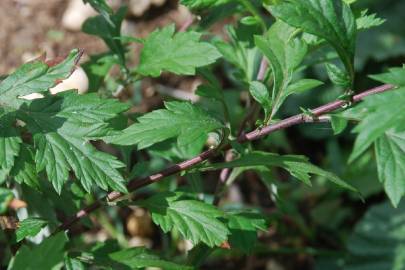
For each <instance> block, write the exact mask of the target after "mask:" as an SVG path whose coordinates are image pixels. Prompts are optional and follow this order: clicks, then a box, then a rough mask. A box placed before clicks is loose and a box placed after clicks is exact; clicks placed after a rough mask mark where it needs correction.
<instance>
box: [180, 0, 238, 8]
mask: <svg viewBox="0 0 405 270" xmlns="http://www.w3.org/2000/svg"><path fill="white" fill-rule="evenodd" d="M231 1H232V0H181V1H180V3H181V4H182V5H185V6H186V7H188V8H190V9H194V10H199V9H207V8H212V7H216V6H220V5H223V4H226V3H228V2H231Z"/></svg>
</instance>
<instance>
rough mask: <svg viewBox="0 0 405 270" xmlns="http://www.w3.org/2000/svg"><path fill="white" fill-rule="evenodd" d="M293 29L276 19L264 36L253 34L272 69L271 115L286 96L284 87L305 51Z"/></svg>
mask: <svg viewBox="0 0 405 270" xmlns="http://www.w3.org/2000/svg"><path fill="white" fill-rule="evenodd" d="M295 30H296V29H295V28H293V27H290V26H289V25H287V24H286V23H284V22H282V21H277V22H276V23H274V24H273V25H272V27H271V28H270V30H269V32H268V33H267V35H266V37H262V36H255V44H256V46H257V47H258V48H259V49H260V51H261V52H262V53H263V54H264V55H265V57H266V58H267V59H268V60H269V63H270V66H271V69H272V71H273V90H272V93H271V104H272V112H271V114H272V115H274V114H275V113H276V112H277V111H278V109H279V108H280V106H281V104H282V103H283V101H284V100H285V98H286V97H287V94H288V93H286V89H287V87H288V85H289V84H290V82H291V80H292V75H293V72H294V71H295V69H296V68H297V67H298V66H299V64H300V63H301V62H302V60H303V59H304V57H305V55H306V53H307V45H306V43H305V42H304V41H303V40H302V39H300V38H296V37H293V36H292V35H293V34H294V31H295Z"/></svg>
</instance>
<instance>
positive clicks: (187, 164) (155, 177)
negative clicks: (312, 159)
mask: <svg viewBox="0 0 405 270" xmlns="http://www.w3.org/2000/svg"><path fill="white" fill-rule="evenodd" d="M393 89H394V86H393V85H389V84H385V85H382V86H379V87H376V88H372V89H370V90H367V91H365V92H363V93H360V94H358V95H355V96H354V97H353V103H357V102H359V101H361V100H362V99H363V98H365V97H367V96H370V95H374V94H378V93H382V92H386V91H389V90H393ZM346 105H347V102H346V101H344V100H337V101H334V102H331V103H328V104H325V105H323V106H321V107H318V108H315V109H313V110H311V112H312V113H313V114H314V115H315V116H321V115H323V114H326V113H330V112H333V111H336V110H338V109H341V108H343V107H345V106H346ZM304 118H305V115H304V114H298V115H295V116H292V117H289V118H287V119H284V120H282V121H280V122H278V123H275V124H271V125H268V126H265V127H261V128H259V129H256V130H254V131H252V132H249V133H247V134H242V135H241V136H240V137H239V138H238V142H239V143H244V142H248V141H254V140H258V139H260V138H262V137H264V136H266V135H269V134H271V133H273V132H275V131H278V130H281V129H285V128H288V127H291V126H293V125H297V124H301V123H305V119H304ZM230 148H231V146H230V145H226V146H224V147H223V148H222V149H220V150H228V149H230ZM218 153H219V151H218V149H209V150H207V151H205V152H203V153H201V154H199V155H198V156H196V157H194V158H192V159H190V160H187V161H183V162H181V163H178V164H176V165H173V166H171V167H169V168H167V169H164V170H162V171H160V172H158V173H156V174H152V175H150V176H147V177H145V178H142V179H133V180H131V181H130V182H129V184H128V190H129V191H130V192H133V191H135V190H137V189H139V188H141V187H144V186H147V185H150V184H153V183H155V182H158V181H160V180H162V179H163V178H165V177H167V176H170V175H174V174H177V173H179V172H181V171H184V170H187V169H190V168H191V167H193V166H195V165H197V164H199V163H201V162H203V161H205V160H207V159H209V158H211V157H214V156H216V155H217V154H218ZM125 195H126V194H123V193H119V192H116V191H114V192H111V193H109V194H108V196H107V197H106V198H102V199H100V200H98V201H96V202H95V203H93V204H92V205H90V206H88V207H86V208H84V209H82V210H80V211H79V212H77V213H76V215H74V216H72V217H71V218H69V219H68V220H67V221H65V222H64V223H63V224H62V225H61V226H59V228H58V231H60V230H67V229H69V228H70V227H71V226H72V225H73V224H74V223H75V222H77V221H79V220H80V219H81V218H83V217H86V216H87V215H89V214H90V213H91V212H93V211H95V210H97V209H98V208H100V207H101V206H103V205H105V204H106V202H105V201H114V200H117V199H119V198H121V197H123V196H125ZM106 199H107V200H106ZM102 201H104V203H103V202H102Z"/></svg>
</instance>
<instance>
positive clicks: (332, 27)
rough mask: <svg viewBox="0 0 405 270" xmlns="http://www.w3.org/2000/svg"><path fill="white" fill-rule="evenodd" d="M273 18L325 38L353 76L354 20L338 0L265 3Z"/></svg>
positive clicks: (291, 0)
mask: <svg viewBox="0 0 405 270" xmlns="http://www.w3.org/2000/svg"><path fill="white" fill-rule="evenodd" d="M266 7H267V8H268V9H269V10H270V12H271V14H272V15H273V16H275V17H276V18H277V19H280V20H282V21H285V22H286V23H288V24H289V25H291V26H294V27H296V28H299V29H302V30H303V31H305V32H307V33H309V34H312V35H315V36H318V37H320V38H323V39H325V40H326V41H328V42H329V43H330V44H331V45H332V46H333V47H334V48H335V50H336V52H337V53H338V54H339V56H340V58H341V60H342V62H343V64H344V65H345V67H346V71H347V73H348V74H349V77H350V78H351V80H353V78H354V64H353V63H354V53H355V46H356V32H357V29H356V20H355V17H354V15H353V13H352V11H351V9H350V7H349V6H348V5H347V4H346V3H344V2H343V1H341V0H333V1H331V0H285V1H279V2H278V3H277V4H274V5H268V6H266Z"/></svg>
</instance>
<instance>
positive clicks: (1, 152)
mask: <svg viewBox="0 0 405 270" xmlns="http://www.w3.org/2000/svg"><path fill="white" fill-rule="evenodd" d="M14 121H15V116H14V114H12V113H7V112H6V111H4V110H3V109H1V108H0V183H2V182H3V181H4V180H5V179H2V178H5V176H6V175H8V174H9V173H10V171H11V169H12V168H13V166H14V162H15V159H16V157H17V156H18V153H19V151H20V145H21V142H22V140H21V138H20V134H19V133H18V131H17V130H16V129H15V128H14V127H13V125H14Z"/></svg>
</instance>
